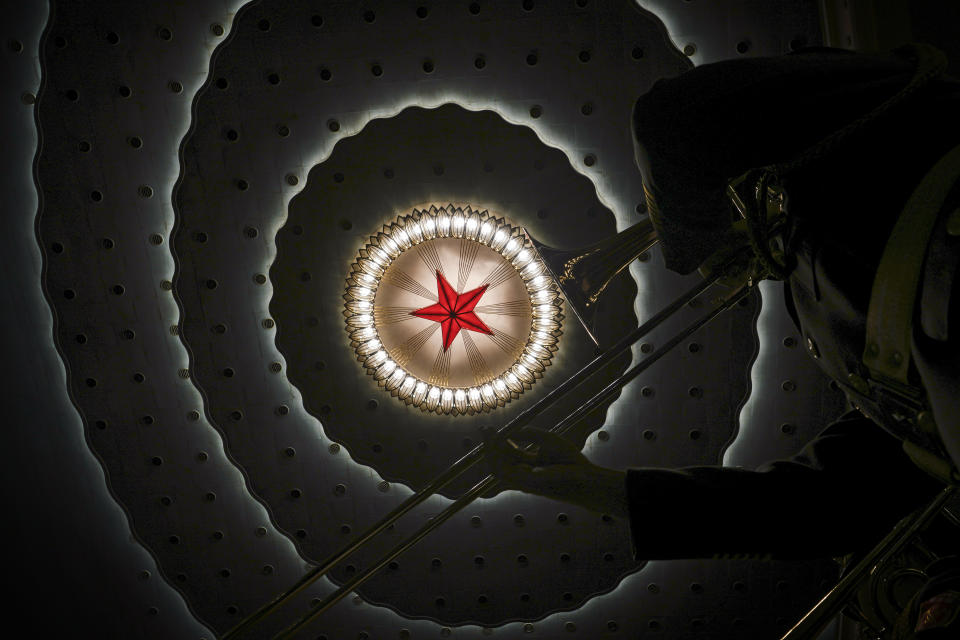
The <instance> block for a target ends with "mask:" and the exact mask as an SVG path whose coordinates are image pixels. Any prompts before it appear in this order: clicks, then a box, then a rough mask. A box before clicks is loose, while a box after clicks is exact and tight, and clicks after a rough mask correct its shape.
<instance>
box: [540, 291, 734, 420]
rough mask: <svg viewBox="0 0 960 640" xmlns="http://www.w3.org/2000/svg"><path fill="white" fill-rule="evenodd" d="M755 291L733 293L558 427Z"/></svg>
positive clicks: (627, 381) (594, 406)
mask: <svg viewBox="0 0 960 640" xmlns="http://www.w3.org/2000/svg"><path fill="white" fill-rule="evenodd" d="M752 290H753V287H752V286H751V285H743V286H742V287H740V288H739V289H737V290H736V291H734V292H733V293H731V294H730V295H729V296H727V298H726V299H725V300H724V301H722V302H721V303H720V304H718V305H717V306H715V307H714V308H712V309H711V310H710V311H709V312H708V313H706V314H704V315H703V316H701V317H700V318H698V319H697V320H696V321H695V322H692V323H691V324H689V325H687V327H686V328H684V329H683V330H682V331H680V333H678V334H677V335H675V336H673V337H672V338H670V339H669V340H667V342H665V343H664V344H663V346H661V347H659V348H657V349H655V350H654V351H653V352H652V353H651V354H650V355H648V356H647V357H646V358H644V359H643V360H642V361H641V362H639V363H637V364H636V365H634V366H633V367H631V368H630V369H628V370H627V371H625V372H624V373H623V374H622V375H620V377H618V378H617V379H616V380H614V381H613V382H611V383H610V384H608V385H607V386H606V387H604V388H603V389H601V390H600V391H598V392H597V393H596V394H594V395H593V397H591V398H590V399H589V400H587V401H586V402H585V403H583V404H582V405H580V406H579V407H577V408H576V409H575V410H574V411H573V412H572V413H570V414H569V415H567V417H565V418H564V419H563V420H561V421H560V422H559V423H558V425H557V426H558V427H563V428H566V426H569V425H572V424H574V423H575V422H576V421H577V420H579V419H581V418H582V417H584V416H585V415H586V414H588V413H589V412H591V411H593V410H594V409H596V408H597V407H598V406H599V405H600V403H602V402H603V401H605V400H606V399H608V398H609V397H610V396H612V395H613V394H614V393H616V392H617V391H619V390H620V389H621V388H623V387H625V386H626V385H627V384H628V383H629V382H631V381H632V380H633V379H634V378H636V377H637V376H638V375H640V374H641V373H643V372H644V371H645V370H646V369H647V367H649V366H650V365H652V364H653V363H654V362H656V361H657V360H659V359H660V358H662V357H663V356H664V355H666V354H667V353H668V352H669V351H671V350H672V349H673V348H674V347H676V346H677V345H678V344H680V343H681V342H683V341H684V340H686V339H687V338H688V337H689V336H690V335H691V334H693V333H694V332H696V331H697V330H698V329H700V327H702V326H703V325H705V324H707V323H708V322H710V321H711V320H713V319H714V318H716V317H717V316H718V315H720V314H721V313H723V312H724V311H726V310H727V309H729V308H730V307H732V306H733V305H735V304H736V303H738V302H739V301H740V300H742V299H743V298H745V297H746V296H747V294H749V293H750V291H752Z"/></svg>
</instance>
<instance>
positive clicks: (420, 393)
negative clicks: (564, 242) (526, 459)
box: [344, 204, 563, 415]
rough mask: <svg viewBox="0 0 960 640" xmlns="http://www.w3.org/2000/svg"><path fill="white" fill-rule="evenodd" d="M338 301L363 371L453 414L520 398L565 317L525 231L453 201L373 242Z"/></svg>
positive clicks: (421, 403) (415, 215) (399, 393)
mask: <svg viewBox="0 0 960 640" xmlns="http://www.w3.org/2000/svg"><path fill="white" fill-rule="evenodd" d="M445 274H446V275H445ZM448 280H449V281H450V282H448ZM453 283H456V285H454V284H453ZM434 292H436V295H434ZM344 300H345V301H346V304H345V307H344V316H345V317H346V328H347V333H348V334H349V336H350V341H351V346H352V347H353V348H354V349H355V351H356V354H357V359H358V360H359V361H360V362H361V363H362V364H363V366H364V367H365V368H366V370H367V373H369V374H370V375H372V376H373V377H374V379H375V380H376V381H377V383H378V384H379V385H380V386H381V387H384V388H385V389H386V390H387V391H389V392H390V394H391V395H393V396H395V397H398V398H400V399H401V400H403V401H404V402H406V403H407V404H412V405H414V406H416V407H420V408H421V409H422V410H424V411H433V412H436V413H443V414H453V415H465V414H473V413H477V412H479V411H489V410H491V409H494V408H496V407H500V406H503V405H505V404H506V403H507V402H509V401H510V400H512V399H513V398H516V397H519V395H520V394H521V393H523V392H524V391H525V390H526V389H529V388H530V387H531V386H532V385H533V384H534V382H536V380H537V379H538V378H540V377H541V376H542V375H543V372H544V370H545V369H546V368H547V367H548V366H549V365H550V361H551V359H552V358H553V353H554V352H555V351H556V350H557V342H558V340H559V338H560V334H561V324H562V320H563V314H562V313H561V307H562V304H563V303H562V298H561V297H560V293H559V290H558V289H557V287H556V285H555V284H554V282H553V279H552V278H551V277H550V276H549V274H548V271H547V269H546V267H545V265H544V264H543V263H542V261H541V260H540V258H539V257H538V256H537V254H536V251H535V250H534V249H533V247H532V245H531V244H530V241H529V240H528V239H527V237H526V235H525V234H524V233H523V230H522V229H520V228H519V227H515V226H513V225H511V224H509V223H507V222H505V221H504V220H503V218H494V217H493V216H491V215H490V214H489V213H488V212H487V211H474V210H473V209H471V208H470V207H469V206H466V207H463V208H461V207H456V206H454V205H452V204H451V205H448V206H447V207H440V208H439V209H438V208H437V207H435V206H431V207H430V209H429V210H419V209H414V210H413V211H412V212H411V213H410V214H409V215H406V216H400V217H398V218H397V219H396V220H395V221H394V222H391V223H389V224H388V225H386V226H384V227H383V230H382V231H381V232H379V233H377V234H376V236H371V237H370V240H369V242H367V244H366V245H365V246H364V247H363V248H361V249H360V251H359V253H358V257H357V260H356V261H355V262H354V263H353V265H352V266H351V272H350V276H349V277H348V278H347V286H346V292H345V294H344ZM478 304H479V306H477V305H478ZM441 326H442V330H441Z"/></svg>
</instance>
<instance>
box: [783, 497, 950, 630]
mask: <svg viewBox="0 0 960 640" xmlns="http://www.w3.org/2000/svg"><path fill="white" fill-rule="evenodd" d="M955 489H956V487H953V486H950V487H947V488H946V489H944V490H943V491H941V492H940V493H939V494H938V495H937V497H936V498H934V499H933V501H932V502H931V503H930V504H929V505H927V507H926V508H924V509H918V510H917V511H915V512H914V513H913V514H911V515H910V516H907V517H906V518H904V519H903V520H901V521H900V522H899V523H897V525H896V526H895V527H894V528H893V531H891V532H890V533H888V534H887V536H886V537H885V538H884V539H883V540H881V541H880V542H879V544H877V546H875V547H874V548H873V549H872V550H871V551H870V553H868V554H867V555H865V556H864V557H863V558H862V559H861V560H860V562H858V563H857V564H856V565H854V567H853V569H851V570H850V571H849V572H848V573H847V574H846V575H845V576H843V577H842V578H841V579H840V582H838V583H837V585H836V586H835V587H834V588H833V589H831V590H830V591H828V592H827V594H826V595H825V596H823V598H821V599H820V602H818V603H817V604H815V605H814V606H813V608H812V609H810V611H808V612H807V614H806V615H805V616H803V618H801V619H800V621H799V622H797V624H795V625H794V626H793V628H792V629H790V631H788V632H787V633H786V634H785V635H784V636H783V637H782V638H780V640H812V639H813V638H815V637H816V635H817V634H818V633H820V631H821V630H822V629H823V627H825V626H826V625H827V623H828V622H830V620H832V619H833V617H834V616H836V615H837V614H838V613H840V611H841V610H842V609H843V607H844V605H845V604H846V603H847V601H848V600H849V599H850V598H851V596H852V595H853V593H854V591H855V590H856V589H857V588H858V587H859V586H860V581H861V580H863V579H864V578H866V577H867V575H868V574H870V573H873V571H874V567H875V566H880V565H883V564H884V563H886V562H887V561H888V560H889V559H890V558H891V557H892V556H893V555H894V554H895V553H898V552H899V551H900V550H902V549H903V547H904V546H906V544H907V543H908V542H909V541H910V539H911V538H913V537H914V536H915V535H916V534H917V533H919V531H920V530H921V529H922V528H923V527H924V526H925V525H926V524H927V523H928V522H929V521H930V520H931V519H932V518H933V517H934V516H935V515H937V514H938V513H939V512H940V510H941V509H942V508H943V505H944V504H946V502H947V501H948V500H949V499H950V497H951V496H952V495H953V492H954V490H955Z"/></svg>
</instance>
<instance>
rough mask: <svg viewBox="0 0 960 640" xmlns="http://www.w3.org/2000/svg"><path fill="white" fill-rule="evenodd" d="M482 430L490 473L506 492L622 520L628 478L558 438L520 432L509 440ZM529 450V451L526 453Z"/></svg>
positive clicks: (539, 432)
mask: <svg viewBox="0 0 960 640" xmlns="http://www.w3.org/2000/svg"><path fill="white" fill-rule="evenodd" d="M495 433H496V432H495V431H494V430H493V429H485V430H483V438H484V445H485V455H486V462H487V465H488V468H489V472H490V473H492V474H493V475H494V476H496V477H497V479H498V480H500V482H502V483H503V484H504V485H506V486H507V487H508V488H510V489H516V490H519V491H523V492H525V493H533V494H536V495H539V496H544V497H546V498H553V499H555V500H561V501H563V502H567V503H570V504H575V505H579V506H581V507H585V508H587V509H590V510H592V511H596V512H598V513H606V514H609V515H612V516H619V517H626V516H627V514H628V507H627V490H626V474H625V473H624V472H623V471H616V470H614V469H606V468H604V467H599V466H597V465H595V464H593V463H592V462H590V461H589V460H587V458H586V456H584V455H583V454H582V453H581V452H580V450H579V449H578V448H577V447H576V446H575V445H573V444H572V443H570V442H569V441H568V440H565V439H564V438H562V437H561V436H559V435H557V434H555V433H550V432H549V431H543V430H541V429H534V428H531V427H524V428H522V429H520V430H519V431H517V432H515V433H514V434H513V435H512V436H510V437H509V438H497V437H495ZM527 445H533V446H532V447H530V448H529V449H528V448H527Z"/></svg>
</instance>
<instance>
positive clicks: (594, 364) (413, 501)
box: [223, 269, 724, 640]
mask: <svg viewBox="0 0 960 640" xmlns="http://www.w3.org/2000/svg"><path fill="white" fill-rule="evenodd" d="M723 271H724V270H723V269H721V270H718V272H716V273H714V274H711V275H710V277H708V278H705V279H703V280H701V281H699V282H698V283H697V284H696V285H695V286H693V287H691V288H690V289H689V290H688V291H686V292H685V293H684V294H683V295H681V296H680V297H678V298H677V299H676V300H674V301H673V302H671V303H670V304H669V305H667V306H666V307H664V308H663V309H661V310H660V311H659V312H657V313H656V314H654V315H653V316H652V317H651V318H650V319H649V320H647V321H646V322H644V323H643V324H642V325H640V326H638V327H637V328H635V329H634V330H633V331H631V332H630V333H628V334H627V335H626V336H624V337H623V338H622V339H620V340H619V341H618V342H617V343H616V344H614V345H613V346H612V347H610V348H609V349H607V350H606V351H604V352H603V353H601V354H600V355H598V356H596V357H595V358H594V359H593V360H591V361H590V362H588V363H587V364H586V365H584V366H583V367H582V368H581V369H580V370H579V371H577V372H576V373H575V374H573V375H572V376H570V377H569V378H567V379H566V380H565V381H563V382H562V383H561V384H560V385H559V386H558V387H556V388H555V389H553V390H552V391H550V392H549V393H547V395H545V396H544V397H543V398H541V399H540V400H538V401H537V402H536V403H534V404H533V405H531V406H530V407H529V408H527V409H526V410H524V411H523V412H522V413H520V414H519V415H517V416H516V417H515V418H514V419H513V420H511V421H510V422H508V423H507V424H505V425H504V426H503V427H501V428H500V429H498V430H497V433H496V437H505V436H507V435H509V434H510V433H512V432H513V431H515V430H517V429H519V428H520V427H522V426H525V425H527V424H529V423H530V422H531V421H532V420H533V419H534V418H536V417H537V416H538V415H539V414H540V413H542V412H543V411H544V410H546V409H547V408H548V407H550V406H551V405H553V403H554V402H556V401H557V400H559V399H560V398H562V397H563V396H565V395H566V394H568V393H569V392H570V391H572V390H573V389H575V388H576V387H577V386H578V385H579V384H580V383H582V382H583V381H584V380H586V379H587V378H588V377H590V376H591V375H593V374H594V373H596V372H597V371H598V370H599V369H600V368H601V367H603V366H604V365H606V364H608V363H609V362H610V361H612V360H613V359H614V358H615V357H617V356H619V355H620V354H621V353H623V352H625V351H626V350H628V349H629V348H630V347H631V346H632V345H633V344H634V343H635V342H637V341H638V340H640V339H641V338H642V337H644V336H645V335H647V334H648V333H650V332H651V331H653V330H654V329H655V328H657V327H658V326H659V325H660V324H662V323H663V322H664V321H665V320H666V319H667V318H669V317H670V316H671V315H673V314H674V313H676V312H677V311H678V310H679V309H681V308H682V307H683V306H684V305H686V304H687V303H688V302H690V301H691V300H693V299H694V298H696V297H697V296H699V295H700V294H702V293H703V292H704V291H706V290H707V289H708V288H709V287H710V286H712V285H713V284H714V283H715V282H716V281H717V280H718V279H720V277H722V275H723ZM483 446H484V445H483V443H481V444H479V445H477V446H476V447H474V448H473V449H472V450H470V451H469V452H467V453H466V454H464V455H463V456H462V457H461V458H460V459H459V460H457V461H456V462H454V463H453V464H452V465H450V466H449V467H448V468H447V469H446V470H445V471H443V472H442V473H440V475H438V476H436V477H435V478H434V479H433V480H431V481H430V482H429V483H428V484H427V485H425V486H423V487H422V488H420V489H419V490H418V491H416V492H415V493H414V494H413V495H411V496H410V497H409V498H407V499H406V500H405V501H403V502H402V503H401V504H399V505H397V506H396V507H394V509H393V510H392V511H390V512H389V513H388V514H387V515H385V516H384V517H383V518H381V519H380V520H379V521H377V522H376V523H375V524H374V525H372V526H371V527H370V528H368V529H366V530H365V531H364V532H363V533H361V534H360V535H359V536H357V537H356V538H354V539H353V540H352V541H351V542H349V543H348V544H347V545H346V546H345V547H343V548H342V549H340V550H339V551H338V552H336V553H335V554H333V555H331V556H329V557H327V558H326V559H325V560H323V562H321V563H320V564H319V565H317V566H316V567H315V568H313V569H311V570H310V571H309V572H307V573H306V574H304V575H303V576H302V577H301V578H300V579H299V580H298V581H297V582H296V583H295V584H294V585H293V586H292V587H290V588H289V589H287V590H286V591H284V592H283V593H281V594H279V595H277V596H276V597H275V598H273V599H272V600H271V601H269V602H267V603H266V604H264V605H263V606H261V607H260V608H259V609H258V610H257V611H255V612H254V613H252V614H251V615H250V616H248V617H247V618H245V619H243V620H241V621H240V623H239V624H237V625H236V626H235V627H233V628H232V629H231V630H230V631H228V632H227V633H226V634H225V635H224V636H223V640H231V639H233V638H237V637H239V634H241V633H242V632H244V631H245V630H247V629H249V628H250V627H251V626H253V625H255V624H256V623H258V622H260V621H261V620H263V619H264V618H265V617H266V616H268V615H270V614H271V613H272V612H274V611H276V610H277V609H278V608H279V607H281V606H283V604H284V603H286V602H287V601H288V600H290V599H291V598H293V597H294V596H295V595H297V594H298V593H300V592H301V591H303V590H304V589H305V588H307V587H308V586H310V585H311V584H313V583H314V582H316V581H317V580H319V579H320V578H321V577H322V576H324V575H325V574H326V573H327V572H328V571H329V570H330V569H331V568H332V567H334V566H335V565H336V564H337V563H339V562H341V561H342V560H344V559H345V558H347V557H348V556H349V555H350V554H352V553H354V552H355V551H357V550H358V549H360V548H361V547H362V546H363V545H364V544H366V543H367V542H369V541H370V540H371V539H372V538H374V537H375V536H377V535H378V534H379V533H380V532H382V531H383V530H384V529H386V528H387V527H388V526H390V525H391V524H393V523H394V522H396V521H397V520H398V519H400V518H401V517H403V516H404V515H405V514H407V513H409V512H410V511H411V510H412V509H413V508H414V507H416V506H417V505H419V504H420V503H422V502H423V501H425V500H426V499H427V498H429V497H430V496H432V495H433V494H435V493H437V491H438V490H439V489H441V488H443V487H444V486H446V485H447V484H448V483H449V482H451V481H452V480H454V479H455V478H457V477H458V476H460V474H462V473H464V472H465V471H466V470H467V469H469V468H470V467H472V466H473V465H474V464H476V462H477V461H479V460H480V459H481V458H482V457H483Z"/></svg>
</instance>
